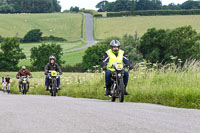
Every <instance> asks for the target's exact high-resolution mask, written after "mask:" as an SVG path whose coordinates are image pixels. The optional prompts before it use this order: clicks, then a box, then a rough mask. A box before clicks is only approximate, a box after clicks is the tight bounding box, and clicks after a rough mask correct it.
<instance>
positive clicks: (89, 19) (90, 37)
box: [63, 13, 97, 53]
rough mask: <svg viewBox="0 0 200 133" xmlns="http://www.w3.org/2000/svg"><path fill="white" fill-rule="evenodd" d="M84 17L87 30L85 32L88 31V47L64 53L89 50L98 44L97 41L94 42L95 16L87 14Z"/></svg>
mask: <svg viewBox="0 0 200 133" xmlns="http://www.w3.org/2000/svg"><path fill="white" fill-rule="evenodd" d="M84 15H85V16H86V30H85V31H86V42H87V45H85V46H83V47H80V48H76V49H71V50H68V51H64V52H63V53H69V52H75V51H79V50H82V49H85V48H88V47H90V46H92V45H94V44H96V43H97V41H95V40H94V36H93V16H92V15H91V14H89V13H85V14H84Z"/></svg>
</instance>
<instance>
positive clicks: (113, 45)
mask: <svg viewBox="0 0 200 133" xmlns="http://www.w3.org/2000/svg"><path fill="white" fill-rule="evenodd" d="M110 47H111V49H112V51H113V52H114V53H117V52H118V51H119V49H118V50H114V49H113V47H120V42H119V41H118V40H112V41H111V42H110Z"/></svg>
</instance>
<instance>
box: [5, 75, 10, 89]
mask: <svg viewBox="0 0 200 133" xmlns="http://www.w3.org/2000/svg"><path fill="white" fill-rule="evenodd" d="M5 81H6V86H7V87H10V77H9V76H8V75H7V76H6V78H5Z"/></svg>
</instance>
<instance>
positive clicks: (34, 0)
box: [0, 0, 61, 13]
mask: <svg viewBox="0 0 200 133" xmlns="http://www.w3.org/2000/svg"><path fill="white" fill-rule="evenodd" d="M60 11H61V6H60V3H59V1H58V0H0V13H52V12H60Z"/></svg>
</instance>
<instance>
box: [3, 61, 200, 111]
mask: <svg viewBox="0 0 200 133" xmlns="http://www.w3.org/2000/svg"><path fill="white" fill-rule="evenodd" d="M199 64H200V63H199V62H197V63H192V65H191V64H190V65H188V67H184V69H179V68H177V67H175V66H174V65H173V64H171V65H166V66H164V67H162V68H161V69H156V67H155V68H149V69H148V68H146V65H141V64H140V65H139V66H140V67H137V69H136V70H134V71H131V73H130V79H129V85H128V91H129V92H130V94H131V95H130V96H126V99H125V101H126V102H128V101H129V102H141V103H153V104H161V105H166V106H173V107H181V108H196V109H200V82H199V81H200V73H199V68H198V66H199ZM7 74H8V75H10V76H11V77H12V87H11V92H12V93H15V94H19V93H18V92H17V90H18V89H17V85H18V81H17V80H16V79H15V75H16V72H15V73H13V72H12V73H7V72H1V73H0V76H6V75H7ZM33 77H34V78H33V79H30V82H31V90H30V93H31V94H37V95H38V94H40V95H41V94H42V95H49V92H46V91H44V88H45V86H44V78H45V76H44V73H43V72H36V73H33ZM104 82H105V80H104V74H103V73H64V74H63V75H62V76H61V88H62V91H60V92H59V95H60V96H71V97H81V98H93V99H103V100H108V99H109V98H108V97H105V96H104Z"/></svg>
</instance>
